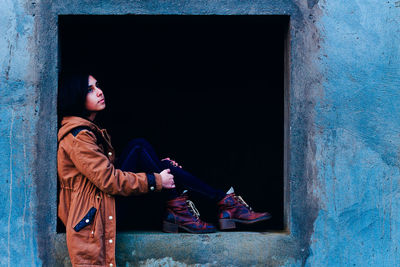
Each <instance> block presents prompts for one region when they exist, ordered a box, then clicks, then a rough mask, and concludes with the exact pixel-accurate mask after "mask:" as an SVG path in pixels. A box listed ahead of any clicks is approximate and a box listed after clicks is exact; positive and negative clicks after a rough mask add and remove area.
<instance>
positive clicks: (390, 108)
mask: <svg viewBox="0 0 400 267" xmlns="http://www.w3.org/2000/svg"><path fill="white" fill-rule="evenodd" d="M399 12H400V2H396V1H394V0H389V1H377V0H375V1H365V0H364V1H361V0H359V1H350V2H349V1H322V0H321V1H318V0H307V1H306V0H298V1H289V0H286V1H278V0H273V1H257V0H256V1H254V0H253V1H235V0H231V1H222V2H221V1H199V0H197V1H185V2H183V1H168V2H164V1H155V0H152V1H100V0H98V1H77V0H76V1H65V0H64V1H61V0H60V1H44V0H43V1H35V0H32V1H24V0H14V1H8V0H4V1H1V2H0V64H1V65H0V107H1V108H0V158H1V159H2V160H1V161H0V185H1V186H0V199H1V201H0V204H1V208H0V215H1V216H0V225H1V226H0V229H1V231H0V245H1V250H0V265H1V266H42V265H43V266H64V265H65V266H68V265H69V259H68V254H67V251H66V247H65V242H64V239H65V236H64V235H62V234H56V230H55V229H56V228H55V222H56V221H55V216H56V195H55V190H56V168H55V167H56V165H55V151H56V112H55V110H56V109H55V108H56V105H55V99H56V87H57V64H58V61H57V45H58V44H57V15H58V14H221V15H224V14H267V15H268V14H278V15H290V16H291V23H290V28H289V31H290V35H291V37H290V43H289V44H290V54H289V57H290V62H291V64H290V68H289V70H288V72H289V74H290V75H289V76H288V77H289V80H288V81H289V87H288V90H287V92H286V94H287V97H288V99H287V100H288V101H287V108H288V113H287V117H288V124H287V127H288V131H287V134H288V138H289V139H288V154H287V159H288V161H287V162H288V165H287V170H286V172H287V177H286V181H287V186H286V190H287V205H288V209H287V221H288V228H289V230H290V232H288V233H217V234H212V235H204V236H196V235H195V236H193V235H185V234H182V235H176V236H173V235H172V236H171V235H166V234H162V233H125V234H119V235H118V240H117V250H118V255H117V258H118V260H119V262H120V264H121V265H125V266H134V265H146V266H151V265H154V264H156V263H164V264H171V265H176V266H185V265H186V264H189V265H190V264H197V263H198V264H208V265H210V266H248V265H260V266H264V265H265V266H349V265H353V266H366V265H370V266H397V265H399V264H400V259H399V256H398V253H397V246H398V243H399V241H400V240H399V238H400V228H399V226H398V225H399V219H400V218H399V215H398V213H397V210H398V207H399V204H400V201H399V200H398V196H399V186H398V184H399V168H398V167H399V163H398V160H399V159H398V147H399V145H400V137H399V134H398V133H399V132H400V131H399V130H400V125H399V124H400V121H399V120H398V119H397V118H398V117H399V115H400V114H399V109H400V108H399V105H398V104H400V93H399V92H398V90H397V88H396V87H399V85H400V82H399V78H398V76H399V74H400V61H399V53H400V49H399V38H400V37H398V36H399V30H400V27H399V26H400V25H399V24H400V23H399V18H400V16H399V15H400V14H399ZM171 243H173V246H171Z"/></svg>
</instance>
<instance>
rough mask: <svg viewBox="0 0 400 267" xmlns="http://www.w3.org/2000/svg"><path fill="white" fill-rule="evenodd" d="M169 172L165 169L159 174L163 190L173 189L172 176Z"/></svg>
mask: <svg viewBox="0 0 400 267" xmlns="http://www.w3.org/2000/svg"><path fill="white" fill-rule="evenodd" d="M170 172H171V171H170V169H165V170H163V171H162V172H160V175H161V182H162V187H163V188H167V189H171V188H175V181H174V176H173V175H172V174H171V173H170Z"/></svg>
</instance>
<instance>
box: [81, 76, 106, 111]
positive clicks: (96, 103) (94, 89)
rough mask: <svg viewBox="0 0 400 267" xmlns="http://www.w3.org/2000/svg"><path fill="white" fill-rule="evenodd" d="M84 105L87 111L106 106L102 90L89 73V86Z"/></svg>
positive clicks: (97, 109)
mask: <svg viewBox="0 0 400 267" xmlns="http://www.w3.org/2000/svg"><path fill="white" fill-rule="evenodd" d="M85 107H86V109H87V110H88V111H92V112H97V111H101V110H103V109H105V108H106V101H105V99H104V95H103V91H101V89H100V88H99V87H98V84H97V80H96V79H95V78H94V77H93V76H92V75H89V87H88V93H87V95H86V102H85Z"/></svg>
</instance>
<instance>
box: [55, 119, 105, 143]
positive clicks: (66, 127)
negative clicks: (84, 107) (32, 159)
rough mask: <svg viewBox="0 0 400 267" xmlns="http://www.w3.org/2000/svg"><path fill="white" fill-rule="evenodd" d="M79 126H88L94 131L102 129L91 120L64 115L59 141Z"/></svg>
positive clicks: (59, 131)
mask: <svg viewBox="0 0 400 267" xmlns="http://www.w3.org/2000/svg"><path fill="white" fill-rule="evenodd" d="M79 126H86V127H89V128H90V129H92V130H93V131H100V129H99V127H98V126H97V125H96V124H94V123H93V122H91V121H90V120H87V119H84V118H81V117H76V116H68V117H64V118H63V119H62V121H61V128H60V129H59V130H58V138H57V139H58V142H60V141H61V139H63V138H64V137H65V136H66V135H67V134H68V133H69V132H70V131H71V130H72V129H74V128H76V127H79Z"/></svg>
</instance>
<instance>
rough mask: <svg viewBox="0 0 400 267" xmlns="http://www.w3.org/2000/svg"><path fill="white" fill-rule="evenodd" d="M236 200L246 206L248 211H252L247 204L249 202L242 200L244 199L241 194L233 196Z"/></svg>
mask: <svg viewBox="0 0 400 267" xmlns="http://www.w3.org/2000/svg"><path fill="white" fill-rule="evenodd" d="M235 197H236V199H237V200H239V202H240V203H242V204H243V205H245V206H246V208H248V209H249V210H250V211H253V209H252V208H251V207H250V206H249V204H247V203H246V201H244V199H243V198H242V197H241V196H235Z"/></svg>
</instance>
